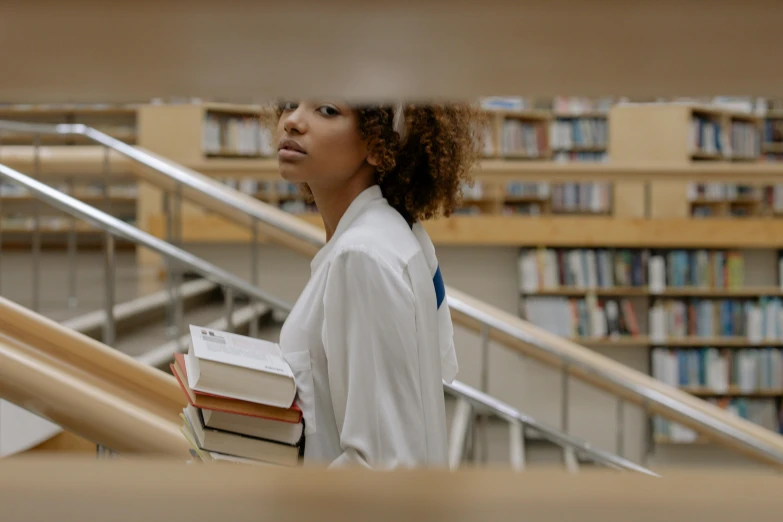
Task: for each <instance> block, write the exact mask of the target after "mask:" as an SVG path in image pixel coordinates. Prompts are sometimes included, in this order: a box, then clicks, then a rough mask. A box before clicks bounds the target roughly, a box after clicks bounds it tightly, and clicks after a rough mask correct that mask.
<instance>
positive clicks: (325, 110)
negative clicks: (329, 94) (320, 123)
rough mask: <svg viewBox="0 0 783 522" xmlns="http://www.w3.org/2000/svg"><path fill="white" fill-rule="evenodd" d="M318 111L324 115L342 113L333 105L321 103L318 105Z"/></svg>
mask: <svg viewBox="0 0 783 522" xmlns="http://www.w3.org/2000/svg"><path fill="white" fill-rule="evenodd" d="M318 112H319V113H321V114H322V115H323V116H337V115H338V114H340V111H338V110H337V109H336V108H335V107H332V106H331V105H321V106H320V107H318Z"/></svg>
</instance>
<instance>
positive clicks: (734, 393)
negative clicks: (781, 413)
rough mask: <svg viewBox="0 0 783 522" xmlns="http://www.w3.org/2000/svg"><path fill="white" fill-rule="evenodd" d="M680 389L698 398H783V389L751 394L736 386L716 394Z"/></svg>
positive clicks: (756, 391) (690, 388)
mask: <svg viewBox="0 0 783 522" xmlns="http://www.w3.org/2000/svg"><path fill="white" fill-rule="evenodd" d="M680 389H681V390H682V391H684V392H688V393H690V394H691V395H696V396H697V397H780V396H783V389H781V390H754V391H751V392H743V391H742V390H740V389H739V388H738V387H736V386H730V387H729V388H728V390H727V391H725V392H723V393H720V392H716V391H715V390H713V389H712V388H701V387H691V386H680Z"/></svg>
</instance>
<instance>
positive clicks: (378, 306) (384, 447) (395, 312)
mask: <svg viewBox="0 0 783 522" xmlns="http://www.w3.org/2000/svg"><path fill="white" fill-rule="evenodd" d="M324 314H325V320H324V327H323V332H322V335H323V343H324V347H325V350H326V357H327V366H328V372H329V388H330V390H331V395H332V406H333V408H334V415H335V419H336V421H337V427H338V429H339V430H340V445H341V446H342V449H343V453H342V454H341V455H340V457H339V458H337V459H336V460H335V461H334V462H333V463H332V466H344V465H363V466H368V467H372V468H389V467H397V466H415V465H416V464H417V463H420V461H421V459H422V458H424V457H425V456H426V448H425V447H423V446H425V445H426V443H425V437H424V436H423V423H424V420H425V419H424V418H423V414H422V406H421V387H420V385H419V362H418V361H419V359H418V347H417V342H416V302H415V299H414V297H413V291H412V289H411V288H410V284H409V283H408V282H407V281H406V280H405V279H404V278H403V276H402V275H401V274H399V273H397V272H395V270H394V269H393V268H392V267H390V266H389V265H388V264H386V263H385V262H384V261H383V260H381V259H380V258H378V257H377V256H375V255H374V254H372V253H371V252H367V251H364V250H349V251H346V252H342V253H341V254H339V255H338V256H337V257H336V258H335V259H334V261H333V262H332V263H331V265H330V267H329V273H328V276H327V283H326V289H325V293H324Z"/></svg>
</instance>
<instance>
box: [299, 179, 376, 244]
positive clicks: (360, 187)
mask: <svg viewBox="0 0 783 522" xmlns="http://www.w3.org/2000/svg"><path fill="white" fill-rule="evenodd" d="M373 184H374V182H373V180H372V179H371V178H364V177H356V178H353V179H352V180H351V181H350V182H349V183H346V184H343V185H341V186H340V187H328V188H327V187H313V186H311V187H310V192H312V194H313V199H314V200H315V206H316V207H318V212H319V213H320V214H321V219H323V221H324V228H325V229H326V240H327V241H329V240H330V239H331V238H332V236H333V235H334V232H335V230H337V225H338V224H339V223H340V220H341V219H342V217H343V215H344V214H345V211H346V210H348V207H349V206H350V205H351V203H353V200H354V199H356V197H357V196H358V195H359V194H361V193H362V192H364V191H365V190H366V189H368V188H370V187H371V186H372V185H373Z"/></svg>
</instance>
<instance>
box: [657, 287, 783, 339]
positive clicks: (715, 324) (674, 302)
mask: <svg viewBox="0 0 783 522" xmlns="http://www.w3.org/2000/svg"><path fill="white" fill-rule="evenodd" d="M648 322H649V331H650V338H651V340H652V341H653V343H655V344H658V343H662V344H663V343H665V342H666V340H667V339H675V338H682V337H688V336H693V337H704V338H707V339H712V338H715V337H745V338H746V339H747V340H748V344H763V343H765V342H772V341H780V340H783V307H781V300H780V298H777V297H767V296H762V297H759V298H757V299H755V300H754V299H688V300H685V299H657V300H656V301H655V302H654V304H653V305H652V306H651V307H650V310H649V321H648Z"/></svg>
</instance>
